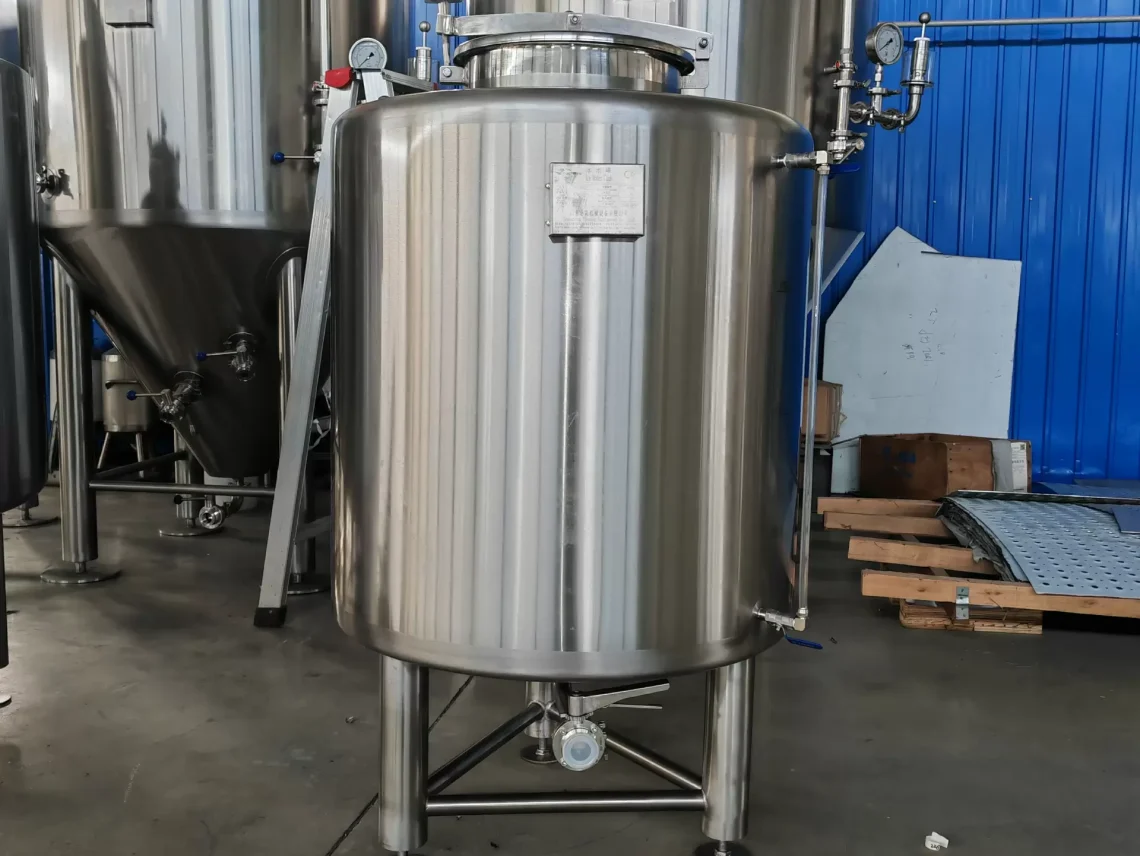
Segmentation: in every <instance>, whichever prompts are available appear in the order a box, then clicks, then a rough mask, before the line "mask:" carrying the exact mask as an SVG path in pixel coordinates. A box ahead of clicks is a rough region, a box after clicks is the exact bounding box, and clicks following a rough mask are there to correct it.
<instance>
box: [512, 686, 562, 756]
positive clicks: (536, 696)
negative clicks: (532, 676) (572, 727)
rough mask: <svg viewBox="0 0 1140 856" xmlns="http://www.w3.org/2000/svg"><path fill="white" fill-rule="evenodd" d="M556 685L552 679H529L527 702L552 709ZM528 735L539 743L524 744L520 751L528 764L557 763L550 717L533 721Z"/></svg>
mask: <svg viewBox="0 0 1140 856" xmlns="http://www.w3.org/2000/svg"><path fill="white" fill-rule="evenodd" d="M554 694H555V685H554V684H553V683H552V682H550V681H527V684H526V703H527V706H528V707H529V706H530V705H532V704H539V705H542V707H543V708H544V709H545V710H550V709H551V707H552V706H553V705H554V698H555V696H554ZM526 734H527V737H534V738H536V739H537V741H538V742H537V743H532V744H531V745H529V746H524V747H523V748H522V750H521V751H520V752H519V756H520V757H521V758H522V759H523V760H524V761H526V762H527V763H528V764H541V765H546V764H557V763H558V759H557V758H556V757H555V756H554V749H553V747H552V745H551V742H550V738H551V737H552V736H553V730H552V729H551V727H550V717H549V716H543V717H542V718H540V719H539V720H538V721H537V722H534V723H532V724H531V725H530V726H528V727H527V730H526Z"/></svg>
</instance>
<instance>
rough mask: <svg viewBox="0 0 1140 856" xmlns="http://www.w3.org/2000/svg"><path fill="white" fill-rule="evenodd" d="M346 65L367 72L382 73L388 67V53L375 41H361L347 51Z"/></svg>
mask: <svg viewBox="0 0 1140 856" xmlns="http://www.w3.org/2000/svg"><path fill="white" fill-rule="evenodd" d="M348 64H349V65H351V66H352V67H353V68H363V69H365V70H367V71H382V70H383V69H385V68H387V66H388V52H387V51H386V50H384V46H383V45H382V44H380V42H378V41H377V40H376V39H361V40H360V41H358V42H357V43H356V44H354V45H353V46H352V48H351V50H349V52H348Z"/></svg>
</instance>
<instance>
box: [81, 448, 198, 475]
mask: <svg viewBox="0 0 1140 856" xmlns="http://www.w3.org/2000/svg"><path fill="white" fill-rule="evenodd" d="M189 454H190V453H189V452H187V451H185V450H181V451H178V452H170V453H169V454H166V455H159V456H158V457H155V458H147V459H146V460H145V461H137V462H136V463H133V464H123V466H121V467H112V468H111V469H109V470H103V471H102V472H98V473H95V478H96V479H98V480H108V479H118V478H122V477H123V476H133V475H134V474H135V473H141V472H145V471H146V470H153V469H154V468H155V467H161V466H163V465H164V464H172V463H174V462H176V461H181V460H183V459H185V458H186V457H187V456H188V455H189Z"/></svg>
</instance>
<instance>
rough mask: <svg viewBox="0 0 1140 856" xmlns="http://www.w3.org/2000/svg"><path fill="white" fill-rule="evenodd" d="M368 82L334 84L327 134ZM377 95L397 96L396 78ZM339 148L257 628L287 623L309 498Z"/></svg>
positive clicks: (323, 183)
mask: <svg viewBox="0 0 1140 856" xmlns="http://www.w3.org/2000/svg"><path fill="white" fill-rule="evenodd" d="M360 91H361V85H360V81H359V80H355V79H354V80H353V81H352V83H351V84H349V85H348V86H347V87H346V88H344V89H336V88H331V87H330V88H329V98H328V106H327V108H326V110H325V125H324V134H323V136H322V139H324V140H332V125H333V123H334V122H335V121H336V120H337V119H339V118H340V116H341V114H343V113H345V112H346V111H347V110H349V109H350V108H352V107H354V106H356V104H357V102H358V101H359V100H360ZM377 94H378V95H391V94H392V88H391V84H389V83H386V82H385V86H384V87H382V90H381V91H380V92H378V93H377ZM332 159H333V151H332V147H331V146H328V147H327V150H326V151H324V152H323V157H322V158H321V163H320V167H319V169H318V172H317V189H316V194H315V196H314V199H313V220H312V225H311V227H310V230H309V250H308V255H307V256H306V258H305V276H304V287H303V288H302V290H301V308H300V314H299V317H298V322H297V338H296V351H295V352H294V354H293V359H292V361H291V363H290V368H289V381H290V382H289V395H288V398H287V400H286V405H285V419H284V422H283V424H282V426H281V456H280V459H279V462H278V465H277V487H276V489H275V492H274V496H273V514H272V516H271V517H270V520H269V540H268V542H267V543H266V545H265V564H264V566H263V569H262V577H261V594H260V596H259V598H258V603H257V612H256V613H254V617H253V623H254V625H255V626H257V627H280V626H281V625H283V624H284V623H285V601H286V597H287V596H288V591H289V588H288V586H289V576H290V568H291V566H292V557H293V551H294V547H295V545H296V543H297V537H298V532H297V530H298V525H299V520H300V510H301V506H302V503H303V499H304V490H303V488H304V480H305V472H306V470H307V468H308V461H309V435H310V430H311V427H312V419H313V406H314V405H315V404H316V399H317V389H318V386H319V385H320V369H321V355H322V353H323V350H324V343H325V327H326V325H327V323H328V314H329V304H330V300H331V290H330V288H329V263H330V261H331V257H332V229H331V227H332V168H331V167H332Z"/></svg>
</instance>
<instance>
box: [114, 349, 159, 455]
mask: <svg viewBox="0 0 1140 856" xmlns="http://www.w3.org/2000/svg"><path fill="white" fill-rule="evenodd" d="M102 362H103V390H102V394H103V430H104V431H106V432H108V433H111V434H137V433H139V432H142V431H149V430H150V429H151V428H152V427H153V426H154V423H155V418H156V417H155V415H154V405H153V404H151V402H150V399H149V398H136V399H135V400H134V401H131V400H130V399H129V398H127V393H128V392H130V391H131V390H132V389H138V388H139V379H138V373H137V372H136V371H135V370H134V368H132V367H131V364H130V363H128V362H127V361H126V359H125V358H124V357H123V355H122V354H120V353H119V352H118V351H117V350H115V349H114V348H112V349H111V350H109V351H107V353H105V354H103V357H102Z"/></svg>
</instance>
